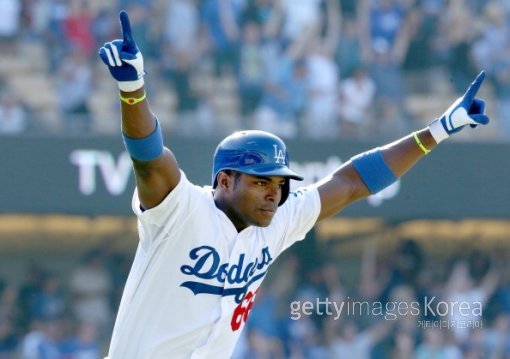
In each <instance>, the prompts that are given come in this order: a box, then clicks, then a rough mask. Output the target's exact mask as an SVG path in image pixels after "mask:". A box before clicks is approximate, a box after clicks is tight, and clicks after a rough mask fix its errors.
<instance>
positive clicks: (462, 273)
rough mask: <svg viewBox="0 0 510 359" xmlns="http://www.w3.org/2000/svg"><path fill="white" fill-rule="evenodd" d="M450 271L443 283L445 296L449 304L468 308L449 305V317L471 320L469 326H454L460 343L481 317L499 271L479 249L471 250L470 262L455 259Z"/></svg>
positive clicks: (496, 283) (454, 319)
mask: <svg viewBox="0 0 510 359" xmlns="http://www.w3.org/2000/svg"><path fill="white" fill-rule="evenodd" d="M450 273H451V274H450V277H449V278H448V281H447V283H446V286H445V294H444V297H445V299H446V300H447V301H448V302H449V303H453V302H457V303H466V304H467V305H468V306H469V310H468V311H466V310H461V309H459V308H455V307H452V308H451V310H449V311H448V316H449V319H450V320H452V321H455V322H459V321H462V320H463V321H469V322H471V323H473V325H472V326H471V327H469V326H465V327H462V326H456V327H454V328H453V332H454V333H455V338H456V339H457V340H458V341H459V342H460V343H466V342H467V340H468V338H469V334H470V331H471V328H473V327H474V326H475V324H474V323H478V325H479V323H480V321H481V320H482V314H483V308H484V307H485V305H486V303H487V300H488V298H489V297H491V296H492V294H493V293H494V291H495V290H496V288H497V285H498V281H499V274H498V273H497V272H496V270H495V268H490V259H489V257H488V256H487V255H486V254H485V253H482V252H473V253H472V254H471V256H470V257H469V261H466V260H458V261H455V262H454V263H453V265H452V269H451V272H450ZM478 327H479V326H478Z"/></svg>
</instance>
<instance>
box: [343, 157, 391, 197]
mask: <svg viewBox="0 0 510 359" xmlns="http://www.w3.org/2000/svg"><path fill="white" fill-rule="evenodd" d="M352 164H353V166H354V168H355V169H356V171H357V172H358V174H359V176H360V177H361V179H362V180H363V183H365V185H366V186H367V188H368V190H369V191H370V193H372V194H374V193H377V192H379V191H381V190H383V189H384V188H386V187H388V186H389V185H390V184H392V183H393V182H395V181H396V180H397V177H395V174H394V173H393V171H392V170H391V168H389V167H388V165H387V164H386V161H385V160H384V158H383V156H382V152H381V149H380V148H376V149H373V150H371V151H367V152H363V153H361V154H359V155H357V156H354V157H353V158H352Z"/></svg>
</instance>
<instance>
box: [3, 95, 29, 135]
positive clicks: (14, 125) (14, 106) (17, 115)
mask: <svg viewBox="0 0 510 359" xmlns="http://www.w3.org/2000/svg"><path fill="white" fill-rule="evenodd" d="M27 128H28V119H27V113H26V111H25V108H24V107H23V105H22V104H21V102H20V101H19V99H18V98H17V96H16V95H14V94H12V93H10V92H5V93H3V94H1V95H0V134H7V135H17V134H20V133H23V132H25V131H26V130H27Z"/></svg>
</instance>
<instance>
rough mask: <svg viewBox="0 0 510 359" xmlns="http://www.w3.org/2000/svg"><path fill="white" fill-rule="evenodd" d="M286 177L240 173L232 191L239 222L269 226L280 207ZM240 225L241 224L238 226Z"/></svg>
mask: <svg viewBox="0 0 510 359" xmlns="http://www.w3.org/2000/svg"><path fill="white" fill-rule="evenodd" d="M284 184H285V178H284V177H280V176H271V177H258V176H251V175H247V174H240V176H239V177H238V178H237V183H236V185H235V186H234V188H233V191H232V202H231V208H232V210H233V214H234V216H235V217H237V218H236V219H237V220H238V221H239V224H240V225H241V226H242V225H243V224H244V225H245V226H249V225H254V226H259V227H267V226H269V224H270V223H271V220H272V219H273V216H274V215H275V213H276V210H277V209H278V203H280V199H281V198H282V187H283V185H284ZM238 227H239V226H238Z"/></svg>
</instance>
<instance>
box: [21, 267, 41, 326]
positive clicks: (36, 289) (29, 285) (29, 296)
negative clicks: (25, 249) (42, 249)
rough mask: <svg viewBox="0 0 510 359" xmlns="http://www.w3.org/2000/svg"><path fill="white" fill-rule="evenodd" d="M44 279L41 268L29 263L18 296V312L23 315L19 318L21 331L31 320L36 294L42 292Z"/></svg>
mask: <svg viewBox="0 0 510 359" xmlns="http://www.w3.org/2000/svg"><path fill="white" fill-rule="evenodd" d="M44 278H45V273H44V272H43V270H42V268H41V267H40V266H39V265H38V264H36V263H34V262H31V263H30V264H29V265H28V268H27V270H26V277H25V279H24V280H23V283H22V284H21V287H20V290H19V296H18V297H19V307H20V310H21V312H22V313H24V314H25V315H23V316H21V318H20V319H21V323H20V325H21V328H22V330H26V329H27V328H28V325H29V324H30V322H31V320H32V319H33V318H32V317H31V315H30V313H31V312H32V308H33V307H34V301H35V298H36V296H37V294H38V293H40V292H41V291H42V287H43V282H44Z"/></svg>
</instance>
